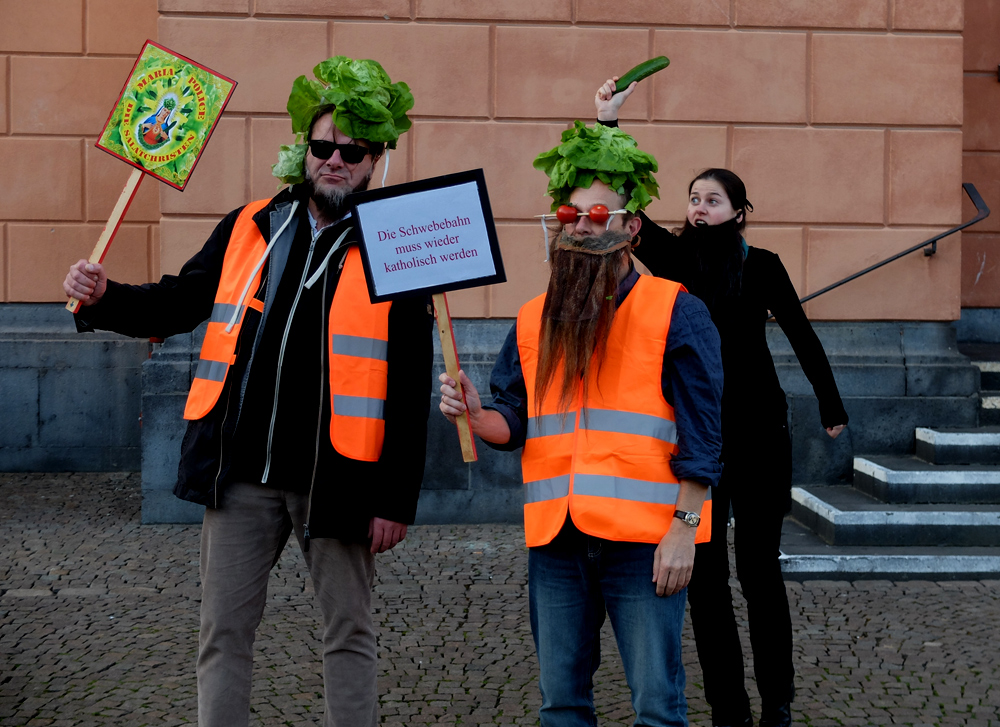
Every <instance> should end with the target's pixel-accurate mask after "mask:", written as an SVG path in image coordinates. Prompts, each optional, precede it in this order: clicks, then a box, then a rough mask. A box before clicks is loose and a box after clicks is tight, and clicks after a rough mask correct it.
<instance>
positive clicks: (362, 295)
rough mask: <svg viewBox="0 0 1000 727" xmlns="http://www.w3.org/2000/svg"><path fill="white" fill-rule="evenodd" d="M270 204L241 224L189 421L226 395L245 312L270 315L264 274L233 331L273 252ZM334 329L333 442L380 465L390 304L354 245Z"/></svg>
mask: <svg viewBox="0 0 1000 727" xmlns="http://www.w3.org/2000/svg"><path fill="white" fill-rule="evenodd" d="M270 201H271V200H267V199H265V200H259V201H257V202H251V203H250V204H248V205H247V206H246V207H245V208H244V209H243V211H242V212H241V213H240V214H239V216H238V217H237V219H236V224H235V225H234V227H233V232H232V235H231V237H230V239H229V244H228V246H227V247H226V255H225V258H224V259H223V262H222V275H221V277H220V279H219V288H218V291H217V292H216V294H215V305H214V307H213V309H212V316H211V318H210V319H209V322H208V329H207V331H206V332H205V341H204V343H203V344H202V346H201V353H200V355H199V361H198V368H197V370H196V372H195V376H194V380H193V381H192V382H191V390H190V392H189V393H188V399H187V405H186V407H185V409H184V418H185V419H201V418H202V417H203V416H205V415H206V414H208V413H209V412H210V411H211V410H212V407H214V406H215V403H216V402H217V401H218V399H219V396H220V395H221V394H222V390H223V387H224V385H225V381H226V376H227V374H228V373H229V368H230V366H232V365H233V364H234V363H235V362H236V346H237V342H238V341H239V334H240V327H241V326H242V324H243V319H244V317H245V315H246V308H253V309H255V310H257V311H261V312H262V311H263V309H264V304H263V301H261V300H259V299H257V298H256V297H255V293H256V292H257V289H258V288H259V287H260V279H261V275H262V273H261V271H258V272H257V274H256V276H255V278H254V280H253V283H252V284H251V285H250V287H249V289H248V292H247V296H246V298H245V299H244V301H243V303H244V305H245V307H244V308H243V310H242V311H241V313H240V316H239V318H238V319H237V321H236V324H235V325H234V326H233V328H232V330H231V331H229V332H228V333H227V332H226V327H227V326H228V324H229V321H230V320H231V319H232V316H233V314H234V313H235V312H236V310H237V306H238V305H239V304H240V301H239V300H237V298H239V296H240V293H242V292H243V289H244V287H245V286H246V281H247V278H248V277H249V276H250V273H251V272H253V269H254V267H255V266H256V264H257V262H258V261H259V260H260V258H261V256H262V255H263V254H264V250H265V249H266V248H267V241H266V240H265V239H264V237H263V236H262V235H261V234H260V229H259V228H258V227H257V224H256V223H255V222H254V220H253V216H254V215H255V214H256V213H257V212H258V211H260V210H261V209H263V208H264V207H266V206H267V205H268V204H269V203H270ZM345 257H346V259H345V262H344V265H343V269H342V271H341V273H340V278H339V280H338V281H337V288H336V291H335V292H334V296H333V302H332V303H331V305H330V313H329V325H328V354H329V358H330V399H331V408H332V412H333V415H332V417H331V419H330V442H331V443H332V444H333V446H334V448H335V449H336V450H337V451H338V452H339V453H340V454H342V455H344V456H345V457H349V458H350V459H357V460H361V461H365V462H375V461H377V460H378V458H379V456H380V455H381V454H382V442H383V439H384V438H385V420H384V418H383V410H384V407H385V398H386V392H387V386H388V373H389V364H388V349H389V307H390V306H391V303H378V304H375V305H372V303H371V302H370V300H369V296H368V286H367V284H366V283H365V273H364V268H363V266H362V263H361V254H360V253H359V252H358V249H357V246H352V247H350V248H348V251H347V254H346V256H345Z"/></svg>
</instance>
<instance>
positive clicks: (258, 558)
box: [197, 483, 378, 727]
mask: <svg viewBox="0 0 1000 727" xmlns="http://www.w3.org/2000/svg"><path fill="white" fill-rule="evenodd" d="M307 501H308V496H307V495H297V494H294V493H290V492H282V491H281V490H273V489H270V488H268V487H263V486H261V485H250V484H242V483H237V484H233V485H231V486H230V487H229V488H227V489H226V491H225V499H224V501H223V503H222V504H223V507H222V508H220V509H218V510H215V509H212V508H207V509H206V510H205V521H204V525H203V527H202V532H201V583H202V601H201V633H200V636H199V648H198V670H197V671H198V724H199V725H200V726H201V727H246V725H248V723H249V718H250V676H251V672H252V670H253V642H254V632H255V631H256V629H257V626H258V624H260V620H261V616H262V615H263V613H264V603H265V601H266V600H267V579H268V573H269V572H270V570H271V568H272V567H273V566H274V564H275V563H276V562H277V561H278V557H279V556H280V555H281V551H282V548H284V546H285V542H286V541H287V540H288V536H289V534H290V533H291V532H292V531H293V530H294V531H295V536H296V537H297V538H298V540H299V547H300V548H301V547H302V533H303V523H305V521H306V508H307V504H308V502H307ZM304 555H305V560H306V564H307V565H308V567H309V574H310V576H311V577H312V581H313V586H314V588H315V591H316V598H318V599H319V605H320V611H321V613H322V617H323V686H324V690H325V694H326V715H325V717H324V720H323V725H324V727H374V726H375V725H376V724H377V722H378V694H377V688H376V680H377V676H378V667H377V664H376V640H375V627H374V624H373V623H372V613H371V589H372V582H373V579H374V576H375V560H374V557H373V556H372V554H371V553H370V552H369V550H368V547H367V546H365V545H361V544H356V543H343V542H341V541H339V540H334V539H322V540H310V543H309V552H308V553H305V554H304ZM305 636H306V634H303V637H305Z"/></svg>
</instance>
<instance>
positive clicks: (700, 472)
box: [483, 268, 723, 487]
mask: <svg viewBox="0 0 1000 727" xmlns="http://www.w3.org/2000/svg"><path fill="white" fill-rule="evenodd" d="M638 279H639V273H638V272H636V270H635V269H634V268H633V269H632V270H631V272H630V273H629V274H628V276H627V277H626V278H625V279H624V280H623V281H622V282H621V284H620V285H619V286H618V292H617V296H616V302H617V304H618V305H619V306H620V305H621V304H622V301H624V300H625V298H626V297H627V296H628V294H629V293H630V292H631V291H632V288H633V287H634V286H635V283H636V281H637V280H638ZM660 381H661V386H662V388H663V396H664V398H666V400H667V402H668V403H669V404H670V405H671V406H673V407H674V418H675V421H676V423H677V437H678V439H677V448H678V452H677V456H675V457H674V458H672V459H671V460H670V466H671V468H672V469H673V472H674V476H675V477H677V479H687V480H694V481H695V482H699V483H701V484H703V485H709V486H713V487H714V486H715V485H717V484H718V483H719V478H720V477H721V476H722V464H721V463H720V462H719V457H720V455H721V454H722V381H723V379H722V351H721V343H720V340H719V332H718V331H717V330H716V328H715V324H714V323H712V316H711V315H710V314H709V312H708V308H707V307H705V304H704V303H702V302H701V300H699V299H698V298H696V297H695V296H693V295H691V294H690V293H683V292H682V293H679V294H678V295H677V298H676V300H675V301H674V310H673V313H672V315H671V318H670V330H669V332H668V333H667V350H666V352H665V353H664V355H663V369H662V371H661V374H660ZM490 391H491V392H492V394H493V403H492V404H484V405H483V408H485V409H495V410H496V411H498V412H500V413H501V414H502V415H503V417H504V419H506V420H507V425H508V426H509V427H510V440H509V441H508V442H507V443H506V444H492V443H490V442H487V444H488V445H489V446H490V447H492V448H493V449H498V450H502V451H511V450H514V449H517V448H519V447H523V446H524V440H525V437H526V434H527V423H528V391H527V387H526V386H525V383H524V373H523V371H522V370H521V357H520V353H519V352H518V349H517V324H516V323H515V324H514V325H513V326H511V328H510V332H509V333H508V334H507V340H505V341H504V344H503V348H501V349H500V355H499V356H498V357H497V361H496V364H495V365H494V366H493V373H492V375H491V376H490Z"/></svg>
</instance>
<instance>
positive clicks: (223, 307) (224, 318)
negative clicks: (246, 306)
mask: <svg viewBox="0 0 1000 727" xmlns="http://www.w3.org/2000/svg"><path fill="white" fill-rule="evenodd" d="M235 312H236V306H235V305H233V304H232V303H216V304H215V305H214V306H212V317H211V318H209V319H208V322H209V323H229V321H231V320H232V319H233V313H235Z"/></svg>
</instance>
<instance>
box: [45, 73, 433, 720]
mask: <svg viewBox="0 0 1000 727" xmlns="http://www.w3.org/2000/svg"><path fill="white" fill-rule="evenodd" d="M313 72H314V74H315V76H316V78H315V80H312V79H307V78H306V77H305V76H302V77H300V78H298V79H297V80H296V81H295V83H294V85H293V87H292V93H291V95H290V97H289V99H288V110H289V113H290V115H291V119H292V131H293V132H295V134H296V141H297V142H298V143H296V144H294V145H292V146H283V147H282V148H281V152H280V156H279V162H278V164H276V165H275V166H274V167H273V171H274V174H275V176H276V177H278V179H279V180H280V181H281V182H283V183H286V184H288V185H290V186H288V187H287V188H285V189H283V190H282V191H280V192H279V193H278V194H277V196H275V197H274V198H272V199H263V200H258V201H256V202H251V203H250V204H248V205H246V206H245V207H241V208H239V209H237V210H234V211H233V212H231V213H230V214H229V215H227V216H226V217H225V218H224V219H223V220H222V222H220V223H219V225H218V226H217V227H216V228H215V231H214V232H213V233H212V235H211V237H210V238H209V239H208V241H207V242H206V243H205V245H204V247H203V248H202V249H201V251H200V252H198V253H197V254H196V255H195V256H194V257H193V258H191V259H190V260H189V261H188V262H187V263H186V264H185V265H184V266H183V267H182V268H181V271H180V273H179V274H178V275H167V276H164V277H163V278H162V279H161V280H160V282H159V283H155V284H149V285H141V286H133V285H125V284H121V283H116V282H113V281H110V280H108V279H107V276H106V274H105V272H104V269H103V267H102V266H101V265H94V264H88V263H86V261H82V260H81V261H80V262H79V263H77V264H76V265H74V266H73V267H72V268H71V269H70V273H69V275H67V277H66V281H65V283H64V287H65V290H66V292H67V294H68V295H71V296H73V297H75V298H77V299H79V300H80V301H82V303H83V307H82V308H81V312H80V313H79V315H78V316H77V324H78V328H80V330H93V329H94V328H101V329H107V330H114V331H118V332H120V333H124V334H127V335H132V336H141V337H150V336H156V337H166V336H171V335H174V334H177V333H182V332H187V331H191V330H193V329H194V328H195V327H197V326H198V325H199V324H200V323H201V322H202V321H205V320H208V328H207V332H206V334H205V340H204V343H203V345H202V347H201V352H200V356H199V362H198V365H197V367H196V370H195V371H194V373H193V380H192V384H191V390H190V394H189V396H188V399H187V404H186V408H185V413H184V416H185V418H186V419H188V420H189V421H188V429H187V434H186V435H185V437H184V441H183V443H182V445H181V450H182V453H181V462H180V467H179V472H178V482H177V486H176V488H175V494H176V495H177V496H178V497H180V498H182V499H185V500H189V501H192V502H197V503H201V504H203V505H207V509H206V512H205V520H204V526H203V528H202V543H201V578H202V588H203V594H202V606H201V629H200V633H199V640H200V647H199V653H198V668H197V671H198V712H199V724H201V725H211V726H213V727H214V726H216V725H246V724H247V721H248V719H249V706H250V675H251V670H252V659H253V640H254V632H255V629H256V627H257V625H258V624H259V622H260V619H261V615H262V612H263V609H264V603H265V600H266V588H267V579H268V572H269V571H270V569H271V567H272V566H273V565H274V563H275V562H277V559H278V557H279V555H280V554H281V551H282V548H283V547H284V545H285V542H286V540H287V538H288V536H289V535H290V534H291V533H292V532H294V533H295V537H296V538H297V540H298V541H299V544H300V546H301V548H302V550H303V553H304V554H305V560H306V563H307V565H308V567H309V572H310V575H311V576H312V582H313V586H314V588H315V591H316V595H317V598H318V600H319V605H320V610H321V612H322V616H323V629H322V638H323V646H322V650H323V677H324V687H325V691H326V716H325V718H324V724H325V725H343V726H345V727H358V726H359V725H375V724H376V723H377V721H378V718H377V701H378V700H377V694H376V677H377V665H376V634H375V629H374V626H373V622H372V616H371V608H370V600H371V599H370V591H371V587H372V582H373V577H374V554H375V553H378V552H383V551H385V550H388V549H390V548H392V547H394V546H395V545H396V544H397V543H398V542H399V541H401V540H402V539H403V537H405V535H406V526H407V524H408V523H412V522H413V518H414V513H415V511H416V504H417V495H418V492H419V489H420V482H421V478H422V475H423V468H424V452H425V448H426V431H427V429H426V428H427V423H426V420H427V413H428V409H429V397H428V381H429V379H430V372H431V357H432V348H431V327H432V318H431V316H430V311H429V308H428V305H427V301H426V300H423V299H411V300H405V301H398V302H393V303H391V304H389V303H382V304H379V305H372V304H371V303H370V302H369V297H368V291H367V287H366V285H365V278H364V272H363V270H362V264H361V261H360V256H359V253H358V250H357V246H356V245H355V244H353V243H354V240H355V237H354V234H353V231H352V230H351V226H350V218H349V216H348V215H346V210H347V208H346V206H345V202H344V200H345V198H346V197H347V195H348V194H350V193H351V192H355V191H359V190H362V189H365V188H366V187H367V185H368V182H369V180H370V178H371V175H372V171H373V169H374V167H375V164H376V162H377V161H378V160H379V159H380V158H381V157H382V156H383V154H384V153H388V152H386V148H389V149H392V148H395V146H396V140H397V139H398V138H399V135H400V134H401V133H403V132H404V131H406V130H407V129H408V128H409V127H410V121H409V119H408V118H407V116H406V112H407V111H408V110H409V109H410V108H412V106H413V96H412V95H411V94H410V92H409V89H408V88H407V86H406V84H404V83H392V82H391V80H390V79H389V76H388V75H387V74H386V73H385V71H384V70H383V69H382V67H381V66H380V65H379V64H378V63H376V62H375V61H371V60H351V59H349V58H345V57H343V56H337V57H335V58H330V59H329V60H326V61H324V62H323V63H320V64H319V65H318V66H317V67H316V68H315V69H314V71H313Z"/></svg>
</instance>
